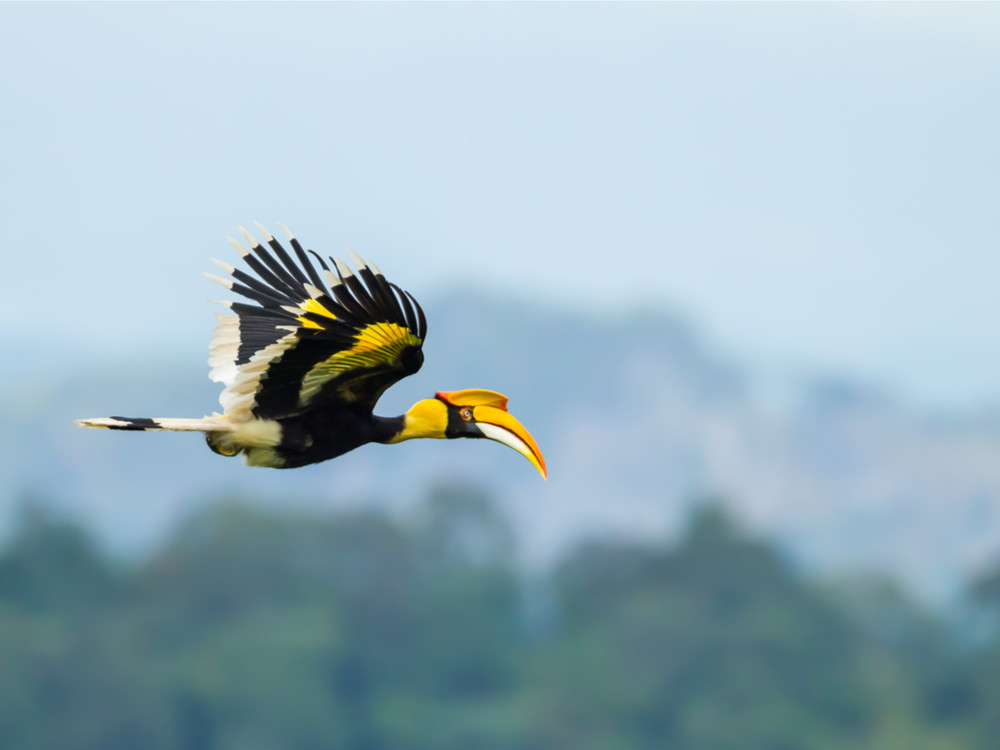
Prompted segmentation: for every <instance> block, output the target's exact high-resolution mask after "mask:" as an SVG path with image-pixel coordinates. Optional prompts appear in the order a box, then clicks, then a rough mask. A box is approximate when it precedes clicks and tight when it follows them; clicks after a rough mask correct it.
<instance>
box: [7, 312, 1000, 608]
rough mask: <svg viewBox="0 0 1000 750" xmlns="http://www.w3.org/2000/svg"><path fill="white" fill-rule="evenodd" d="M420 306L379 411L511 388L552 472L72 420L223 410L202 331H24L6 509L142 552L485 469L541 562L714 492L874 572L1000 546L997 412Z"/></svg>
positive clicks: (698, 349)
mask: <svg viewBox="0 0 1000 750" xmlns="http://www.w3.org/2000/svg"><path fill="white" fill-rule="evenodd" d="M427 312H428V317H429V321H430V332H429V336H428V340H427V342H426V345H425V352H426V355H427V357H426V363H425V365H424V368H423V370H421V372H420V373H418V374H417V375H416V376H414V377H413V378H410V379H408V380H406V381H403V382H402V383H400V384H399V385H397V386H395V387H394V388H393V389H391V390H390V392H389V393H387V394H386V396H385V398H383V401H382V402H381V403H380V404H379V408H378V412H379V413H381V414H395V413H400V412H402V411H403V410H405V409H406V408H407V407H408V406H409V405H410V404H411V403H413V402H414V401H415V400H417V399H420V398H425V397H427V396H429V395H431V394H433V392H434V391H437V390H454V389H459V388H472V387H482V388H489V389H493V390H497V391H500V392H502V393H505V394H507V395H508V396H510V397H511V402H510V409H511V412H512V413H513V414H515V415H516V416H517V417H518V418H519V419H521V420H522V421H523V422H524V424H525V425H526V426H527V427H528V428H529V429H530V430H531V431H532V433H533V434H534V435H535V437H536V439H537V440H538V443H539V445H540V446H541V447H542V449H543V451H544V452H545V457H546V460H547V462H548V465H549V471H550V477H551V478H550V479H549V481H548V482H543V481H542V480H541V479H540V478H539V477H538V476H537V474H536V473H535V472H534V470H533V469H532V468H531V466H530V465H529V464H528V463H527V462H526V461H525V460H524V459H523V458H521V457H520V456H518V455H517V454H516V453H514V452H513V451H510V450H508V449H505V448H503V447H501V446H498V445H495V444H492V443H483V442H481V441H456V442H453V443H449V444H447V445H445V444H442V443H439V442H437V441H415V442H413V443H408V444H406V445H403V446H390V447H383V446H367V447H365V448H362V449H360V450H358V451H355V452H353V453H351V454H348V455H346V456H343V457H341V458H338V459H337V460H336V461H333V462H328V463H325V464H320V465H318V466H312V467H306V468H303V469H296V470H295V471H273V470H263V469H250V468H247V467H245V466H243V465H242V463H241V461H240V460H238V459H232V460H229V459H224V458H222V457H220V456H216V455H214V454H212V453H211V452H210V451H209V450H208V449H207V448H205V447H204V446H202V445H201V444H200V442H201V441H200V439H199V438H198V437H197V436H195V435H189V434H179V435H174V434H149V435H136V434H131V433H112V432H94V431H84V430H80V429H77V428H76V427H75V426H74V425H73V424H72V420H73V419H74V418H77V417H90V416H106V415H112V414H115V415H126V416H201V415H202V414H205V413H209V412H211V411H213V410H214V409H215V408H216V407H217V402H216V398H217V395H218V391H219V388H218V387H217V386H216V384H213V383H211V382H209V381H208V379H207V377H206V372H207V368H206V367H205V365H204V359H205V357H206V354H205V351H206V349H207V342H206V346H203V347H197V346H196V342H193V343H192V346H191V348H189V349H188V348H186V349H185V350H184V351H181V352H170V353H168V354H165V355H164V356H163V358H162V360H160V361H155V362H150V361H134V362H130V361H127V360H124V361H122V362H118V363H115V364H111V363H109V364H107V365H105V366H103V367H100V366H97V365H91V367H90V368H89V369H84V370H81V369H79V366H78V365H75V364H74V363H73V362H70V361H67V360H66V359H65V358H64V359H61V360H60V359H58V358H57V355H53V354H52V353H51V352H49V353H48V354H46V353H43V352H37V353H36V352H34V351H31V350H29V349H27V348H25V349H24V350H23V351H19V350H15V360H14V361H18V362H21V363H24V362H32V361H38V362H41V363H43V364H42V365H40V366H39V368H38V370H37V371H31V369H30V368H22V369H21V370H19V373H21V374H19V375H16V376H15V375H14V374H12V373H11V372H10V371H8V372H7V373H6V374H5V376H4V377H3V384H4V388H3V394H2V396H0V414H2V415H3V426H2V427H0V475H2V477H3V483H2V488H3V490H2V493H3V494H2V496H0V509H2V510H3V511H4V513H5V514H6V518H7V519H8V520H9V519H10V514H11V513H12V512H14V511H15V509H16V508H17V507H18V505H19V504H20V503H21V502H22V501H23V500H24V498H26V497H41V498H45V499H46V500H47V501H49V502H51V503H53V504H54V505H56V506H57V507H60V508H63V509H64V510H65V511H66V512H67V513H69V514H71V515H74V516H76V517H79V518H81V519H82V520H84V521H85V522H86V523H88V525H91V526H93V527H94V528H95V529H96V530H97V531H98V532H99V533H101V534H102V535H103V536H104V538H105V539H106V540H108V541H110V542H111V543H112V544H113V545H114V546H115V547H116V548H118V549H120V550H124V551H127V552H143V551H145V550H147V549H149V547H150V545H151V544H152V543H154V542H156V541H158V540H159V539H160V538H162V536H163V535H164V534H165V533H167V532H168V531H169V530H170V529H171V528H172V527H174V526H175V525H176V524H177V523H178V522H179V521H180V520H181V519H183V518H184V517H186V516H188V515H189V514H190V512H191V511H192V510H193V507H192V506H193V504H198V503H203V502H206V498H218V499H222V498H232V497H234V496H239V497H252V498H255V499H256V501H257V502H260V503H263V504H279V505H293V506H294V505H301V506H303V507H310V508H316V507H318V508H324V507H329V508H340V507H344V506H345V505H349V504H357V503H377V504H380V505H382V506H385V507H389V508H394V507H401V506H404V505H406V504H407V503H409V502H411V501H412V500H413V499H415V498H416V497H418V496H419V495H420V494H421V493H422V492H423V491H424V490H425V489H426V487H427V486H428V485H429V484H436V483H441V482H450V481H462V482H472V483H474V484H480V485H483V486H488V487H489V488H490V490H491V492H493V493H494V494H496V495H497V496H498V497H499V498H500V499H501V501H502V502H503V503H504V504H505V506H506V507H507V508H508V510H509V511H510V513H511V515H512V517H513V519H514V520H515V523H516V525H517V527H518V530H519V532H520V535H521V536H520V538H521V543H522V548H523V552H524V555H525V559H527V560H530V561H534V562H546V561H548V560H551V559H552V558H554V557H555V556H557V555H559V554H560V552H561V551H563V550H564V549H565V545H566V543H567V542H569V541H571V540H577V539H579V538H580V537H584V536H605V537H607V536H611V537H614V536H619V537H621V536H629V537H632V536H636V535H639V536H646V537H649V536H663V535H672V534H673V533H675V531H676V530H677V529H679V528H680V525H681V522H682V521H683V519H684V518H685V517H686V516H687V515H688V511H689V510H690V508H691V505H692V503H695V502H698V501H699V499H702V498H705V497H707V496H714V497H721V498H722V499H723V500H724V502H725V503H726V504H727V505H728V506H729V507H730V510H731V511H732V512H733V513H734V514H735V515H736V516H737V517H739V518H740V519H741V520H742V522H743V523H744V524H746V525H747V526H748V527H749V528H751V529H756V530H759V531H760V532H761V533H766V534H767V535H769V536H771V537H774V538H776V539H778V540H779V541H780V542H781V543H782V544H783V545H784V548H785V549H786V551H787V553H788V554H789V555H791V556H793V557H794V558H795V559H796V560H797V561H799V562H800V563H801V564H802V565H805V566H807V567H809V568H810V569H812V570H814V571H818V572H820V573H823V572H826V571H834V570H836V571H838V572H844V571H845V570H846V571H848V572H865V571H872V570H874V571H878V572H882V573H886V574H889V575H891V576H894V577H898V578H899V579H901V580H903V581H904V582H906V583H907V584H908V585H909V586H910V587H911V588H913V589H914V590H916V591H917V592H919V593H921V594H922V595H924V596H926V597H929V598H941V597H945V596H948V595H949V594H951V593H953V592H954V591H956V590H957V588H958V587H959V585H960V584H961V582H962V581H964V580H967V578H968V577H969V576H970V575H971V574H972V573H973V572H975V571H977V570H979V569H980V568H981V567H982V566H983V565H985V564H987V563H989V562H991V561H992V559H993V558H994V557H995V556H996V555H997V552H998V550H1000V419H998V418H997V417H996V416H995V415H993V416H983V417H976V416H968V415H966V416H962V417H955V418H953V419H950V420H943V419H941V418H940V417H933V416H931V415H928V414H926V413H923V412H921V411H920V410H919V409H917V408H915V407H913V406H910V405H908V404H906V403H905V402H903V401H901V400H897V399H895V398H893V396H892V394H887V393H885V392H884V391H880V390H878V389H876V388H873V387H867V386H865V385H863V384H860V385H859V384H852V383H847V382H841V381H836V380H818V379H815V378H801V379H799V380H798V381H794V382H791V383H785V384H784V385H783V386H782V398H780V399H775V398H773V388H771V387H770V385H769V384H768V383H767V382H764V381H763V380H762V379H761V378H760V377H758V376H755V375H754V374H753V371H752V370H751V369H750V367H749V366H748V365H740V364H736V363H733V362H729V361H727V360H726V359H725V358H724V357H722V356H720V355H719V354H718V353H717V352H714V351H713V350H712V348H711V346H710V345H709V344H708V343H707V342H706V341H705V339H704V337H702V336H701V335H699V334H698V332H697V331H696V330H695V329H693V328H691V327H690V326H689V325H688V324H686V323H685V322H684V321H683V320H681V319H679V318H677V317H671V316H669V315H666V314H664V313H662V312H656V313H654V312H645V313H640V312H637V313H634V314H631V315H628V316H623V317H619V318H614V319H612V318H606V317H598V316H596V315H595V316H593V317H589V316H586V315H583V314H574V313H568V312H560V311H558V310H555V309H549V308H546V307H544V306H541V305H539V304H537V303H527V302H520V303H519V302H516V301H511V300H497V299H484V298H480V297H474V296H469V295H451V296H446V297H442V298H440V299H439V300H438V301H437V302H436V303H434V304H432V305H430V306H429V307H428V308H427ZM36 355H37V356H36ZM90 359H91V361H92V360H93V359H94V355H93V349H91V354H90Z"/></svg>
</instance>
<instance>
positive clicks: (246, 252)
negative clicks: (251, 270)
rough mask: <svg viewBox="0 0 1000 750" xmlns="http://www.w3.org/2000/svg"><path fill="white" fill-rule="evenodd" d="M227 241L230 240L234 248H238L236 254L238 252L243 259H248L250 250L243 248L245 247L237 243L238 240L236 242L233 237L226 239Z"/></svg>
mask: <svg viewBox="0 0 1000 750" xmlns="http://www.w3.org/2000/svg"><path fill="white" fill-rule="evenodd" d="M226 239H227V240H229V243H230V244H231V245H232V246H233V247H235V248H236V252H238V253H239V254H240V257H241V258H245V257H247V256H248V255H249V254H250V251H249V250H247V249H246V248H245V247H243V245H241V244H240V243H239V242H237V241H236V240H234V239H233V238H232V237H226Z"/></svg>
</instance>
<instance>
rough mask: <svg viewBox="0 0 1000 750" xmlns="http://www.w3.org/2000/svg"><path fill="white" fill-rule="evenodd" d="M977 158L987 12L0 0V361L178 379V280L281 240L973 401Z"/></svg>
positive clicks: (926, 398) (191, 315)
mask: <svg viewBox="0 0 1000 750" xmlns="http://www.w3.org/2000/svg"><path fill="white" fill-rule="evenodd" d="M998 133H1000V5H996V4H979V3H970V4H965V3H962V4H904V3H889V4H863V3H846V4H790V3H779V4H756V3H740V4H728V3H708V4H694V3H680V4H658V3H628V4H603V3H583V4H576V3H554V4H549V3H509V4H493V3H469V4H459V3H443V4H435V3H428V4H424V3H403V4H394V3H373V4H360V3H346V4H326V3H304V4H276V3H275V4H244V3H221V4H203V3H180V4H157V3H134V4H133V3H128V4H122V3H101V4H86V3H80V4H76V3H74V4H50V3H42V4H20V3H0V219H2V224H3V231H4V238H3V242H2V247H3V251H2V252H3V256H2V258H3V267H4V269H5V273H4V284H3V290H4V291H3V295H2V298H0V339H2V340H3V341H4V342H5V345H6V346H7V347H8V348H9V349H11V350H14V349H16V347H23V346H27V345H31V346H40V347H42V348H44V350H45V351H47V352H48V353H49V355H50V356H49V359H48V360H46V361H48V362H54V363H56V364H55V366H56V367H61V368H66V369H67V370H69V368H72V367H77V366H79V365H80V364H81V362H80V358H83V359H84V361H85V363H87V364H93V365H95V366H99V365H100V364H101V362H103V361H105V360H125V359H127V358H128V357H136V358H138V357H148V356H154V355H156V354H157V353H162V352H175V351H176V352H180V353H183V355H184V356H187V353H188V352H191V353H195V352H202V353H204V351H205V350H206V348H207V341H208V338H209V336H210V332H211V328H212V327H213V325H214V319H213V318H212V313H213V312H214V311H215V310H214V309H213V307H212V306H210V305H208V304H206V300H209V299H214V298H217V297H219V296H220V292H221V290H219V289H218V288H217V287H214V286H213V285H212V284H211V283H210V282H208V281H206V280H205V279H204V278H203V276H202V272H203V271H211V270H214V267H213V266H212V265H211V264H210V263H209V259H210V258H212V257H219V258H222V259H223V260H226V261H233V260H234V257H235V253H234V252H233V250H232V248H230V247H229V245H228V243H227V242H226V240H225V238H226V236H227V235H237V226H238V225H239V224H244V225H247V226H249V225H250V222H253V221H259V222H261V223H262V224H264V225H265V226H268V227H270V228H272V230H275V231H276V230H277V224H276V222H278V221H280V222H283V223H285V224H287V225H288V226H289V227H290V228H292V229H293V230H294V231H295V233H296V234H297V235H298V236H299V237H300V238H302V239H303V241H304V242H305V244H307V245H308V246H311V247H313V248H315V249H317V250H321V251H323V252H324V253H325V254H337V255H343V253H344V251H345V249H347V248H350V249H351V250H354V251H356V252H358V253H359V254H360V255H362V256H364V257H366V258H370V259H371V260H373V261H374V262H376V263H377V264H378V265H379V266H380V267H381V268H382V270H383V271H385V272H386V274H387V275H388V276H389V277H390V278H391V279H392V280H394V281H396V282H397V283H399V284H400V285H402V286H403V287H405V288H407V289H409V290H410V291H411V292H413V293H414V294H415V295H416V296H417V297H418V298H421V299H428V298H431V297H433V296H434V295H436V294H440V293H443V292H445V291H447V290H451V289H456V288H458V289H462V290H465V291H468V292H471V293H474V294H478V293H483V294H502V295H506V296H510V297H513V298H515V299H518V300H526V301H530V300H535V301H538V302H540V303H544V304H546V305H551V306H559V307H564V308H567V309H570V310H577V311H580V312H584V313H588V314H594V315H613V314H620V313H627V312H630V311H634V310H636V309H650V308H653V309H662V310H667V311H674V312H677V313H679V314H681V315H683V316H685V317H686V318H687V319H689V320H690V321H692V322H693V324H695V325H696V326H697V327H698V329H700V330H701V331H702V332H703V333H704V334H705V336H706V337H707V338H708V339H709V340H710V341H712V342H713V344H714V345H715V346H716V347H717V348H719V349H720V350H721V351H724V352H726V353H728V354H730V355H731V356H733V357H734V358H737V359H739V360H741V361H744V362H745V363H747V364H749V365H751V366H754V367H757V368H760V369H761V370H763V371H770V372H783V371H789V372H792V371H799V370H809V371H817V372H820V371H822V372H831V373H838V374H842V375H846V376H850V377H852V378H858V379H862V380H870V381H872V382H876V383H881V384H885V385H887V386H888V387H890V388H891V389H893V390H894V391H895V392H898V393H900V394H902V395H903V396H905V397H906V398H908V399H911V400H915V401H917V402H919V403H922V404H926V405H927V406H929V407H932V408H935V409H937V408H945V409H953V408H957V409H968V408H976V407H977V406H979V405H983V404H994V405H996V404H1000V325H998V322H1000V295H998V294H997V286H998V283H997V282H998V279H1000V252H998V242H997V240H998V237H1000V210H998V209H1000V137H998ZM222 294H224V293H222ZM432 325H433V321H432ZM431 335H433V328H432V329H431ZM599 346H600V342H595V350H599ZM61 352H73V353H74V355H73V358H72V359H70V358H68V357H67V358H65V359H60V354H59V353H61ZM40 356H41V355H40ZM198 356H200V355H198ZM43 359H44V358H43ZM0 368H21V370H22V371H23V372H24V373H29V371H30V363H26V362H24V361H23V358H16V360H8V363H7V364H3V363H2V362H0ZM10 371H11V370H10V369H8V374H9V373H10Z"/></svg>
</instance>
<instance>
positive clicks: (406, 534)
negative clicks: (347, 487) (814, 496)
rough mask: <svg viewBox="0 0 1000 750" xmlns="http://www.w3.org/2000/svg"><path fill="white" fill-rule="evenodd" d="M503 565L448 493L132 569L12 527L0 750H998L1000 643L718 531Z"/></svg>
mask: <svg viewBox="0 0 1000 750" xmlns="http://www.w3.org/2000/svg"><path fill="white" fill-rule="evenodd" d="M514 546H515V540H514V536H513V534H512V532H511V529H510V528H509V527H508V525H507V524H506V521H505V519H504V518H503V517H502V515H501V514H500V513H499V512H498V510H497V508H496V507H495V506H494V505H493V504H492V503H491V502H490V501H489V499H488V498H486V497H484V496H482V495H481V494H478V493H476V492H474V491H470V490H468V489H465V488H460V487H440V488H437V489H436V490H434V491H433V492H432V493H431V495H430V496H429V497H428V499H427V501H426V502H425V503H424V504H423V505H422V506H421V507H420V508H419V509H417V511H416V512H414V513H413V514H411V516H410V517H408V518H405V519H400V518H395V517H390V516H388V515H384V514H375V513H370V512H355V513H350V514H347V513H345V514H342V515H337V516H333V517H319V516H315V515H293V514H282V515H277V514H270V513H264V512H261V511H258V510H251V509H248V508H246V507H237V506H229V507H222V508H216V509H214V510H212V511H210V512H208V513H206V514H205V515H202V516H200V517H198V518H195V519H192V520H191V521H190V523H188V524H187V525H186V526H185V527H183V528H182V529H180V530H179V531H178V532H177V534H176V535H175V536H174V537H173V538H172V539H171V540H170V541H169V542H168V543H167V544H166V545H164V547H163V548H162V549H161V550H159V552H158V553H157V554H155V555H154V556H153V557H152V558H150V559H148V560H145V561H142V562H141V563H137V564H135V565H131V566H122V565H115V564H112V563H111V562H109V560H108V559H106V558H105V557H104V556H102V555H101V554H100V553H99V551H98V550H96V549H95V548H94V547H93V546H92V545H91V544H90V543H89V541H88V539H87V537H86V535H85V534H83V533H82V532H81V531H80V529H78V528H76V527H74V526H72V525H69V524H66V523H64V522H59V521H57V520H55V519H53V518H51V517H48V516H46V515H44V514H40V513H37V512H33V513H28V514H26V515H25V517H24V519H23V520H22V524H21V528H20V531H19V532H18V533H17V534H16V535H15V536H14V538H13V539H12V540H11V542H10V543H9V544H8V546H7V547H6V549H5V550H4V551H3V553H2V554H0V670H2V671H0V747H16V748H19V750H33V749H34V748H39V749H42V748H44V749H45V750H62V749H63V748H65V749H66V750H70V749H71V748H72V750H89V749H91V748H93V749H94V750H97V749H98V748H100V750H116V749H117V748H123V749H125V748H135V747H142V748H144V749H151V750H159V749H160V748H162V749H163V750H171V749H173V748H178V749H180V748H183V750H237V749H239V750H256V749H258V748H259V749H260V750H270V749H272V748H275V749H277V748H293V749H294V748H302V749H303V750H308V749H310V748H317V749H319V748H322V749H323V750H331V749H337V748H344V749H345V750H396V749H402V748H406V749H407V750H411V749H412V750H425V749H426V750H468V749H469V748H476V750H563V749H565V750H598V749H600V750H646V749H647V748H662V747H669V748H672V749H673V750H800V749H801V750H812V749H813V748H815V749H816V750H827V749H830V750H833V749H834V748H844V747H851V748H860V749H862V750H945V749H946V748H947V749H949V750H954V749H955V748H979V747H982V748H987V747H992V742H991V739H990V738H995V737H996V736H998V732H1000V713H998V711H997V708H996V707H997V706H1000V643H997V642H995V641H993V640H988V641H987V642H986V643H984V644H983V645H982V646H981V647H978V648H977V649H976V650H975V651H974V652H971V651H969V650H968V649H966V650H965V651H963V650H962V649H959V648H957V647H956V646H955V645H954V644H953V643H952V642H951V641H950V640H948V639H947V638H945V637H944V635H943V631H942V629H941V628H940V627H939V626H937V625H936V623H934V622H933V620H931V619H930V618H929V617H927V616H926V615H925V614H923V613H921V612H919V611H918V610H917V609H916V608H914V607H912V606H911V605H909V604H907V603H906V602H905V601H904V600H902V599H901V598H899V597H898V593H887V592H884V591H882V590H880V589H877V588H868V589H865V591H864V592H863V595H862V594H858V593H855V595H853V596H849V595H845V594H844V592H843V591H841V592H834V591H831V589H830V588H829V587H826V588H820V587H819V586H817V585H813V584H811V583H809V582H807V581H803V580H802V579H801V578H800V577H799V576H798V575H796V574H795V572H794V571H793V570H791V569H790V568H789V566H788V564H787V563H786V562H785V561H784V560H783V559H782V558H781V557H780V556H779V555H778V554H777V553H776V552H775V550H774V549H773V548H772V547H770V546H769V545H767V544H765V543H762V542H760V541H757V540H753V539H751V538H748V537H747V536H746V535H744V534H743V533H742V532H741V531H740V530H739V529H738V528H736V527H735V526H734V525H733V524H732V523H731V521H730V520H729V519H728V518H727V517H726V516H725V515H724V514H723V513H721V512H720V511H719V510H718V509H717V508H714V507H711V506H708V507H703V508H702V509H701V510H699V511H698V512H697V513H696V514H695V515H694V516H693V518H692V520H691V524H690V527H689V529H688V531H687V532H686V534H684V535H683V537H682V538H681V539H680V540H679V541H678V542H677V543H676V544H674V545H672V546H661V547H650V546H639V545H636V544H612V543H593V544H588V545H585V546H582V547H580V548H579V549H577V550H576V551H575V552H574V553H573V554H572V555H571V556H569V557H568V558H567V559H565V560H564V561H563V562H562V564H560V565H559V566H558V567H557V568H556V569H555V570H554V571H552V572H551V574H548V575H545V576H543V575H541V574H538V575H533V576H525V575H523V574H519V573H518V572H517V569H516V567H515V564H514V557H513V555H514ZM984 590H989V589H988V587H984ZM539 613H542V614H541V615H539Z"/></svg>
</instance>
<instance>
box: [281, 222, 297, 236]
mask: <svg viewBox="0 0 1000 750" xmlns="http://www.w3.org/2000/svg"><path fill="white" fill-rule="evenodd" d="M278 226H279V227H281V231H282V232H284V233H285V234H286V235H287V236H288V239H289V240H294V239H295V235H294V234H292V230H290V229H289V228H288V227H286V226H285V225H284V224H282V223H281V222H280V221H279V222H278Z"/></svg>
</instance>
